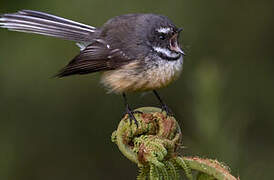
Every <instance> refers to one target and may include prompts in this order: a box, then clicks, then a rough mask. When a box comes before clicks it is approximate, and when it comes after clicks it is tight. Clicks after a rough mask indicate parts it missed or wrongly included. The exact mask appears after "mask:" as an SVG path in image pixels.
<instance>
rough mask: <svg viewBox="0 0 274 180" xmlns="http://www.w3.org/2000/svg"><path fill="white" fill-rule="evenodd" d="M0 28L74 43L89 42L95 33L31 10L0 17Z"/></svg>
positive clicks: (92, 30) (83, 26)
mask: <svg viewBox="0 0 274 180" xmlns="http://www.w3.org/2000/svg"><path fill="white" fill-rule="evenodd" d="M0 27H2V28H7V29H9V30H12V31H20V32H26V33H36V34H42V35H47V36H53V37H58V38H61V39H66V40H71V41H76V42H90V41H91V40H92V39H93V35H92V34H94V32H95V31H96V28H95V27H92V26H88V25H85V24H82V23H78V22H75V21H72V20H68V19H64V18H61V17H58V16H54V15H51V14H47V13H43V12H39V11H33V10H22V11H18V12H16V13H12V14H3V15H0Z"/></svg>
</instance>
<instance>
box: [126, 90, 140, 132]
mask: <svg viewBox="0 0 274 180" xmlns="http://www.w3.org/2000/svg"><path fill="white" fill-rule="evenodd" d="M122 95H123V99H124V103H125V106H126V113H127V114H128V115H129V119H130V120H131V121H134V122H135V124H136V126H137V127H138V122H137V120H136V118H135V117H134V113H138V112H135V111H132V110H131V108H130V107H129V104H128V102H127V97H126V94H125V93H123V94H122Z"/></svg>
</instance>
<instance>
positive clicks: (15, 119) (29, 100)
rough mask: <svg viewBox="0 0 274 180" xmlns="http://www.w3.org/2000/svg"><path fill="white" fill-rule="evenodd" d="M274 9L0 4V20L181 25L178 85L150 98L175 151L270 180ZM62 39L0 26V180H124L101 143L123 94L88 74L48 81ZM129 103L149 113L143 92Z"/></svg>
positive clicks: (126, 172) (132, 172)
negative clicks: (166, 118) (165, 110)
mask: <svg viewBox="0 0 274 180" xmlns="http://www.w3.org/2000/svg"><path fill="white" fill-rule="evenodd" d="M273 2H274V1H267V0H265V1H247V0H239V1H228V0H227V1H226V0H223V1H220V0H209V1H204V0H196V1H186V0H181V1H179V0H178V1H166V0H165V1H162V0H158V1H147V0H138V1H128V0H116V1H111V0H109V1H106V0H80V1H64V0H40V1H37V0H24V1H19V0H1V1H0V4H1V5H0V14H1V13H8V12H15V11H17V10H20V9H33V10H40V11H45V12H48V13H52V14H56V15H59V16H62V17H66V18H70V19H72V20H77V21H80V22H84V23H86V24H90V25H93V26H101V25H102V24H103V23H104V22H105V21H106V20H108V19H109V18H111V17H113V16H116V15H121V14H125V13H134V12H152V13H158V14H163V15H166V16H168V17H169V18H170V19H172V20H173V21H174V22H175V23H176V24H177V25H178V26H182V27H184V31H183V34H182V38H181V42H182V44H183V48H184V50H185V51H186V53H187V56H186V57H185V61H184V72H183V74H182V76H181V78H180V79H179V80H178V81H177V82H175V83H173V84H172V85H170V86H169V87H167V88H165V89H162V90H160V94H161V95H162V96H163V97H164V99H165V101H166V102H167V104H168V105H169V106H170V107H171V109H172V110H173V111H174V112H175V114H176V117H177V119H178V120H180V122H182V128H183V135H184V145H185V150H184V153H185V155H199V156H201V157H208V158H216V159H218V160H219V161H221V162H225V163H226V164H227V165H229V166H230V167H231V170H232V173H233V174H234V175H236V176H240V177H241V179H254V180H255V179H274V174H273V168H274V163H273V162H274V154H273V152H274V131H273V129H274V121H273V120H274V95H273V93H274V82H273V76H274V71H273V69H274V66H273V65H274V62H273V61H274V59H273V57H274V55H273V48H274V44H273V43H274V38H273V36H274V35H273V34H274V33H273V32H274V23H273V22H274V20H273V17H274V16H273V7H274V3H273ZM78 51H79V49H78V47H76V46H75V45H74V43H72V42H68V41H63V40H58V39H54V38H50V37H44V36H40V35H30V34H24V33H17V32H8V31H7V30H5V29H0V179H1V180H47V179H51V180H60V179H66V180H75V179H79V180H88V179H134V178H135V177H136V174H137V167H136V165H135V164H133V163H131V162H129V161H128V160H127V159H126V158H125V157H123V156H122V155H121V153H120V152H119V151H118V149H117V147H116V145H115V144H113V143H111V140H110V136H111V133H112V131H113V130H114V129H115V128H116V126H117V124H118V122H119V120H120V118H121V116H122V114H123V112H124V105H123V102H122V98H121V97H120V96H117V95H113V94H106V91H105V90H104V89H103V88H102V86H101V85H100V84H99V83H98V82H99V74H92V75H86V76H74V77H69V78H64V79H55V78H51V77H52V75H54V74H55V73H56V72H57V71H58V70H59V69H61V68H62V67H63V66H64V65H65V64H66V63H67V62H68V61H69V60H71V59H72V58H73V57H74V56H75V55H76V54H77V53H78ZM129 100H130V102H131V104H132V105H133V107H141V106H157V105H158V104H157V100H156V99H155V97H154V96H153V95H152V94H150V93H147V94H145V95H143V94H131V95H129Z"/></svg>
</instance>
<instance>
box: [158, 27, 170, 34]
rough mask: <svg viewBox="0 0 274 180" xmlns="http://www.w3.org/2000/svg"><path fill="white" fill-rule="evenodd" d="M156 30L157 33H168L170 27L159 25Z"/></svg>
mask: <svg viewBox="0 0 274 180" xmlns="http://www.w3.org/2000/svg"><path fill="white" fill-rule="evenodd" d="M156 31H158V32H159V33H165V34H167V33H169V32H170V31H171V28H169V27H161V28H159V29H156Z"/></svg>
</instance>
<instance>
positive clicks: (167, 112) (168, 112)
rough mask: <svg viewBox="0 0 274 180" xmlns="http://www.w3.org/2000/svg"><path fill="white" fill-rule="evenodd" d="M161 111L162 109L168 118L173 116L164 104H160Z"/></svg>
mask: <svg viewBox="0 0 274 180" xmlns="http://www.w3.org/2000/svg"><path fill="white" fill-rule="evenodd" d="M161 109H162V111H165V112H166V114H167V115H168V116H174V113H173V112H172V111H171V109H170V108H169V107H168V106H167V105H166V104H162V105H161Z"/></svg>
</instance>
